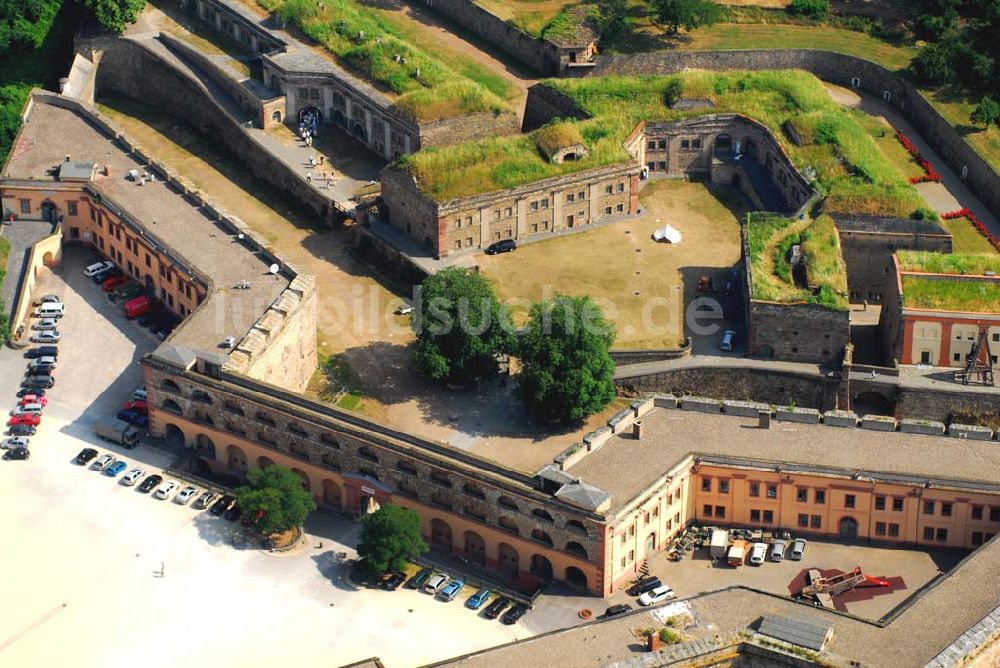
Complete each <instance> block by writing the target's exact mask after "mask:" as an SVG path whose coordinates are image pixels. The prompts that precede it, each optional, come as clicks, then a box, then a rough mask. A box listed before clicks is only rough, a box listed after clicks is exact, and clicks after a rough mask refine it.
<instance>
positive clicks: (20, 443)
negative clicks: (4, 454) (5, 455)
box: [0, 436, 28, 450]
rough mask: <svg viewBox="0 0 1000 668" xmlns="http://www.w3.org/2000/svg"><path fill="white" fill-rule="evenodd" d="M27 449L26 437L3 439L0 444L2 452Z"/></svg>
mask: <svg viewBox="0 0 1000 668" xmlns="http://www.w3.org/2000/svg"><path fill="white" fill-rule="evenodd" d="M26 447H28V437H27V436H14V437H13V438H5V439H3V441H2V442H0V448H3V449H4V450H10V449H11V448H26Z"/></svg>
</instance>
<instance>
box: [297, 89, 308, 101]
mask: <svg viewBox="0 0 1000 668" xmlns="http://www.w3.org/2000/svg"><path fill="white" fill-rule="evenodd" d="M299 97H301V98H303V99H305V98H308V97H309V89H308V88H300V89H299Z"/></svg>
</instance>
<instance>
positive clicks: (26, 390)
mask: <svg viewBox="0 0 1000 668" xmlns="http://www.w3.org/2000/svg"><path fill="white" fill-rule="evenodd" d="M14 396H16V397H17V398H18V399H24V398H25V397H44V396H45V390H33V389H31V388H30V387H23V388H21V389H20V390H18V391H17V394H16V395H14Z"/></svg>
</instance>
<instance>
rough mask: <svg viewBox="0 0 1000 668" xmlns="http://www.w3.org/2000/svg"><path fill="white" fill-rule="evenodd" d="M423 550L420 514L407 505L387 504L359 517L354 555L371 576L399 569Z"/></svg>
mask: <svg viewBox="0 0 1000 668" xmlns="http://www.w3.org/2000/svg"><path fill="white" fill-rule="evenodd" d="M426 551H427V543H425V542H424V539H423V537H422V536H421V535H420V516H419V515H417V514H416V513H415V512H414V511H412V510H410V509H409V508H403V507H402V506H396V505H393V504H391V503H387V504H386V505H384V506H382V507H381V508H379V509H378V510H376V511H375V512H374V513H372V514H371V515H365V516H364V517H362V518H361V538H360V540H359V542H358V556H359V557H361V558H362V559H363V561H362V564H363V565H364V568H365V570H367V571H368V572H369V573H371V574H372V575H377V574H379V573H385V572H387V571H401V570H403V569H404V568H406V562H408V561H412V560H413V559H416V558H417V557H419V556H420V555H421V554H422V553H423V552H426Z"/></svg>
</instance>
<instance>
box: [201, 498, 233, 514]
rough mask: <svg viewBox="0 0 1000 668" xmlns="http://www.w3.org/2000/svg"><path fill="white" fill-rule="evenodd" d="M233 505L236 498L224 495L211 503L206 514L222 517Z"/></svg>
mask: <svg viewBox="0 0 1000 668" xmlns="http://www.w3.org/2000/svg"><path fill="white" fill-rule="evenodd" d="M234 503H236V497H235V496H230V495H229V494H226V495H225V496H223V497H222V498H221V499H219V500H218V501H216V502H215V503H213V504H212V507H211V509H209V511H208V512H210V513H212V514H213V515H222V514H223V513H225V512H226V511H227V510H229V509H230V508H232V507H233V504H234Z"/></svg>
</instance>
